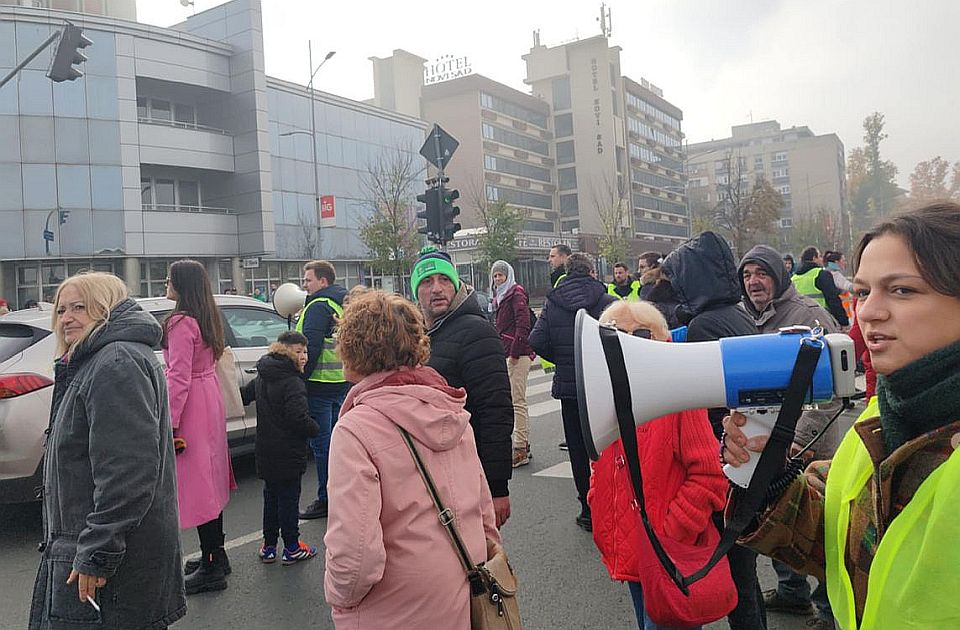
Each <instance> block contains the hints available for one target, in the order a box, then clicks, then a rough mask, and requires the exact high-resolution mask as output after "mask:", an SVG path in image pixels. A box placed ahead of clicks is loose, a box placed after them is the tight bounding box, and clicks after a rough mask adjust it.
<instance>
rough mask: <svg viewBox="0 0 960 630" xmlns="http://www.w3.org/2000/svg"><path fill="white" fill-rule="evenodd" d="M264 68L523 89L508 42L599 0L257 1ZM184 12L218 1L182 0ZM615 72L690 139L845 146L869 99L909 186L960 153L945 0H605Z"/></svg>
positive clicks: (174, 2)
mask: <svg viewBox="0 0 960 630" xmlns="http://www.w3.org/2000/svg"><path fill="white" fill-rule="evenodd" d="M262 2H263V27H264V39H265V43H264V47H265V54H266V69H267V74H269V75H271V76H275V77H279V78H282V79H287V80H290V81H295V82H298V83H306V81H307V79H308V76H309V72H308V70H307V65H308V64H307V40H309V39H311V38H312V39H313V43H314V57H315V58H322V55H324V54H325V53H326V52H327V51H330V50H336V51H337V54H336V56H335V57H334V58H333V59H331V60H330V62H329V63H327V65H326V66H324V68H323V69H322V70H321V71H320V72H319V73H318V75H317V79H316V85H317V88H318V89H321V90H324V91H327V92H332V93H334V94H338V95H341V96H346V97H348V98H353V99H358V100H363V99H366V98H370V97H372V96H373V78H372V71H371V63H370V61H369V60H368V58H369V57H371V56H377V57H385V56H389V55H390V54H391V52H392V51H393V50H394V49H395V48H403V49H405V50H408V51H410V52H412V53H415V54H417V55H420V56H421V57H425V58H428V59H433V58H436V57H438V56H440V55H443V54H453V55H455V56H460V55H466V56H467V57H469V59H470V61H471V64H472V66H473V69H474V72H478V73H480V74H484V75H486V76H488V77H490V78H492V79H495V80H497V81H500V82H502V83H506V84H507V85H510V86H512V87H514V88H517V89H519V90H522V91H524V92H529V90H528V88H527V86H526V85H524V83H523V77H524V75H525V67H524V62H523V60H522V59H521V58H520V56H521V55H523V54H524V53H526V52H528V50H529V49H530V46H531V44H532V32H533V30H534V29H540V38H541V42H542V43H543V44H544V45H547V46H552V45H555V44H558V43H562V42H565V41H569V40H571V39H574V38H577V37H581V38H584V37H590V36H593V35H596V34H599V32H600V27H599V23H598V21H597V17H598V16H599V13H600V3H599V2H592V1H585V0H576V1H570V0H567V1H564V2H557V1H556V0H550V1H547V0H458V1H457V2H444V3H441V2H426V1H423V0H403V1H401V2H388V1H387V0H351V1H349V2H335V1H333V0H262ZM195 3H196V6H195V9H196V10H197V11H203V10H205V9H209V8H211V7H214V6H217V5H219V4H221V3H222V2H221V0H195ZM607 6H608V7H610V9H611V11H612V17H613V33H612V37H611V43H612V44H614V45H618V46H620V47H621V48H622V49H623V50H622V52H621V67H622V72H623V73H624V74H625V75H627V76H629V77H631V78H633V79H639V78H640V77H644V78H646V79H648V80H650V81H651V82H652V83H655V84H656V85H658V86H660V87H661V88H662V89H663V91H664V97H665V98H666V99H667V100H669V101H671V102H672V103H674V104H675V105H677V106H678V107H680V108H681V109H682V110H683V118H684V120H683V128H684V131H685V132H686V134H687V136H688V138H689V140H690V141H691V142H698V141H703V140H710V139H712V138H723V137H728V136H729V135H730V126H731V125H737V124H743V123H747V122H750V121H751V119H752V120H753V121H755V122H758V121H761V120H766V119H776V120H779V121H780V124H781V125H782V126H784V127H789V126H792V125H807V126H809V127H810V128H811V129H812V130H813V132H814V133H817V134H823V133H831V132H834V133H837V134H838V135H839V136H840V139H841V140H842V141H843V143H844V146H845V147H846V151H847V153H848V154H849V152H850V151H851V150H852V149H853V148H854V147H856V146H858V145H860V143H861V142H862V136H863V131H862V127H861V125H862V121H863V119H864V117H865V116H867V115H868V114H869V113H870V112H873V111H880V112H883V113H884V114H885V115H886V121H887V126H886V132H887V133H888V134H889V138H888V139H887V140H886V141H885V142H884V143H883V145H881V149H882V152H883V153H884V155H885V157H886V158H888V159H891V160H893V161H894V162H895V163H896V164H897V166H898V167H899V169H900V175H899V177H898V179H899V181H900V183H901V185H907V183H908V177H909V174H910V172H911V171H912V170H913V167H914V166H915V165H916V163H917V162H918V161H920V160H925V159H929V158H931V157H933V156H936V155H941V156H943V157H944V158H946V159H947V160H949V161H951V162H956V161H958V160H960V115H958V113H957V111H956V110H957V106H958V104H960V81H958V76H960V73H958V70H960V63H958V60H960V54H958V52H957V46H956V41H957V37H956V31H957V26H958V24H960V1H958V0H919V1H916V0H915V1H912V2H908V1H905V0H899V1H895V0H840V1H838V0H611V1H610V2H608V3H607ZM137 12H138V18H139V19H140V21H142V22H146V23H149V24H157V25H160V26H170V25H172V24H175V23H177V22H179V21H182V20H183V19H185V18H186V17H188V16H189V15H190V14H191V13H192V12H193V8H184V7H182V6H181V5H180V2H179V1H178V0H138V1H137ZM430 29H434V30H433V31H431V30H430Z"/></svg>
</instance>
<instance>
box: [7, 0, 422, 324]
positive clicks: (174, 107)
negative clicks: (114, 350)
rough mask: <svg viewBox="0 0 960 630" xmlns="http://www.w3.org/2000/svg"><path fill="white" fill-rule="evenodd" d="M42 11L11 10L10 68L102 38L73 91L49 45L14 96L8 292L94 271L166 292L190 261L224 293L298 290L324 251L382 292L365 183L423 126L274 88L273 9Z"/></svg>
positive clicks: (44, 294) (284, 85) (116, 4)
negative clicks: (268, 54) (73, 26)
mask: <svg viewBox="0 0 960 630" xmlns="http://www.w3.org/2000/svg"><path fill="white" fill-rule="evenodd" d="M23 4H24V3H23V2H20V3H18V5H23ZM40 4H41V6H40V8H33V7H32V6H31V7H25V6H10V3H4V4H0V41H2V42H4V44H7V43H11V44H12V45H4V46H0V74H5V73H6V71H7V70H9V69H10V68H13V67H14V66H15V65H16V63H17V62H18V61H19V60H21V59H23V58H25V57H26V56H27V55H28V54H29V53H30V52H32V51H33V50H34V49H35V48H36V47H37V46H38V45H39V44H40V43H42V42H43V41H44V40H46V39H47V38H48V37H49V35H50V34H51V33H52V32H54V31H56V30H57V29H59V28H60V26H61V25H62V24H63V22H64V20H71V21H73V22H74V23H77V24H79V25H81V26H82V27H83V29H84V33H85V35H86V36H87V37H89V38H90V39H91V40H92V41H93V45H92V46H90V47H89V48H86V49H85V50H84V53H85V54H86V55H87V57H88V60H87V61H86V62H85V63H84V64H83V68H82V69H83V72H84V76H83V77H82V78H80V79H78V80H76V81H70V82H64V83H53V82H51V81H50V80H49V79H48V78H47V77H46V76H45V73H46V69H47V64H48V63H49V60H50V55H52V49H48V50H47V51H45V52H44V53H42V54H41V55H39V56H38V57H37V58H36V59H34V60H33V61H32V62H31V63H30V64H29V65H28V66H27V67H26V68H25V69H24V70H23V71H22V72H21V73H20V74H19V76H18V77H17V78H16V80H14V81H11V82H10V83H8V84H7V85H5V86H4V87H3V88H0V192H2V194H0V225H3V228H4V229H3V230H0V296H3V297H4V298H6V299H8V300H9V301H10V302H11V303H14V304H17V305H22V304H23V303H25V302H26V301H27V300H31V299H32V300H49V299H50V298H51V297H52V295H53V292H54V291H55V289H56V287H57V285H58V284H59V283H60V282H61V281H62V280H63V278H65V277H66V276H67V275H70V274H73V273H76V272H77V271H79V270H81V269H94V270H100V271H109V272H112V273H116V274H118V275H120V276H122V277H123V278H124V279H125V281H126V282H127V284H128V286H129V288H130V290H131V292H132V293H133V294H134V295H140V296H148V295H156V294H157V293H160V292H162V291H163V284H164V279H165V278H166V274H167V268H168V266H169V263H170V262H171V261H173V260H176V259H178V258H184V257H192V258H196V259H199V260H201V261H202V262H203V263H204V264H205V265H206V266H207V269H208V271H209V273H210V276H211V279H212V281H213V282H214V285H215V287H216V288H219V289H220V290H225V289H227V288H230V287H232V288H236V289H238V290H239V291H241V292H251V291H252V290H253V289H254V288H255V287H256V288H260V289H268V288H269V285H271V284H277V283H280V282H284V281H298V279H299V278H300V276H301V273H300V266H301V265H302V263H303V261H305V260H308V259H311V258H320V257H323V258H327V259H330V260H331V261H332V262H334V264H335V266H336V267H337V275H338V280H339V281H340V282H341V283H344V284H347V285H353V284H357V283H365V284H372V285H375V286H380V282H381V281H383V282H386V280H385V279H383V278H378V277H374V276H372V275H371V273H370V270H369V269H368V268H367V265H366V262H365V259H366V257H367V253H366V248H365V247H364V246H363V244H362V242H361V241H360V239H359V236H358V228H359V226H360V225H361V223H362V222H363V220H364V219H365V217H367V216H369V204H368V203H367V199H368V195H367V193H366V192H365V189H364V185H363V178H364V174H365V172H366V171H367V168H368V165H369V164H370V162H371V158H372V156H376V155H378V154H380V153H382V152H383V151H385V150H393V149H394V148H396V147H411V146H412V147H414V148H413V149H412V151H414V152H415V151H416V148H417V147H419V144H420V143H421V142H422V139H423V137H424V134H425V132H426V123H424V122H423V121H422V120H420V119H419V118H416V117H413V116H408V115H404V114H400V113H397V112H393V111H388V110H385V109H381V108H377V107H373V106H371V105H367V104H364V103H359V102H356V101H351V100H349V99H344V98H340V97H337V96H334V95H331V94H325V93H323V92H319V91H316V92H314V93H313V94H312V95H311V94H310V93H309V92H308V91H307V90H306V88H304V87H303V86H301V85H297V84H293V83H289V82H286V81H280V80H277V79H274V78H271V77H267V76H266V75H265V74H264V71H263V67H264V60H263V33H262V27H261V21H260V15H261V6H260V2H259V0H233V1H232V2H228V3H225V4H222V5H220V6H218V7H215V8H213V9H210V10H208V11H203V12H200V13H197V14H196V15H194V16H192V17H190V18H189V19H187V20H186V21H185V22H183V23H180V24H177V25H174V26H173V27H171V28H158V27H155V26H148V25H144V24H139V23H137V22H135V21H132V20H131V19H126V18H129V17H133V16H134V15H135V14H134V13H132V11H133V9H134V6H135V5H134V2H133V1H132V0H130V1H129V2H126V3H124V2H123V1H119V0H118V1H113V0H107V1H106V2H100V3H97V2H91V1H90V0H75V1H74V2H65V1H64V2H58V1H56V0H50V1H49V2H41V3H40ZM61 9H66V10H61ZM98 9H99V10H98ZM77 10H81V11H86V13H82V14H81V13H77V12H75V11H77ZM311 112H313V116H314V120H313V122H314V125H313V127H315V128H316V134H315V138H316V145H315V148H316V157H315V158H314V151H313V148H314V147H312V146H311V139H312V138H313V137H314V136H313V134H312V132H311V127H312V126H311ZM315 181H316V183H317V185H316V187H315V185H314V182H315ZM318 198H319V199H320V201H321V203H319V204H318V203H317V201H318ZM318 205H320V206H321V208H320V212H318V208H317V206H318ZM321 214H322V216H320V215H321Z"/></svg>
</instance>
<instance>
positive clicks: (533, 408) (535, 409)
mask: <svg viewBox="0 0 960 630" xmlns="http://www.w3.org/2000/svg"><path fill="white" fill-rule="evenodd" d="M557 411H560V401H559V400H553V399H550V400H548V401H546V402H541V403H537V404H535V405H530V406H529V407H527V415H528V416H529V417H531V418H537V417H539V416H545V415H547V414H550V413H556V412H557Z"/></svg>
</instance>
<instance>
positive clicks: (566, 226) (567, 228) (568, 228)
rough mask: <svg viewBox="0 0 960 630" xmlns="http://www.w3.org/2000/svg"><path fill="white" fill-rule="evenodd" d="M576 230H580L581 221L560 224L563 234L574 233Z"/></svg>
mask: <svg viewBox="0 0 960 630" xmlns="http://www.w3.org/2000/svg"><path fill="white" fill-rule="evenodd" d="M574 230H577V231H579V230H580V219H575V220H573V221H562V222H561V223H560V231H561V232H573V231H574Z"/></svg>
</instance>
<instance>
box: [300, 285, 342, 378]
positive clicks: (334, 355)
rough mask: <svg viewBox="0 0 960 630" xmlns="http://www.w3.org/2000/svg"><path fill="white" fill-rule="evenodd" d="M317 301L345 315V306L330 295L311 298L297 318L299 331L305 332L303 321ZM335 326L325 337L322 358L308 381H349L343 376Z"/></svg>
mask: <svg viewBox="0 0 960 630" xmlns="http://www.w3.org/2000/svg"><path fill="white" fill-rule="evenodd" d="M317 302H324V303H325V304H326V305H327V306H329V307H330V308H331V309H333V312H334V313H336V315H337V317H343V307H342V306H340V305H339V304H337V303H336V302H335V301H333V300H331V299H330V298H328V297H318V298H314V299H312V300H310V302H308V303H307V305H306V306H304V307H303V310H302V311H300V319H298V320H297V332H298V333H301V334H302V333H303V322H304V320H305V319H306V314H307V309H308V308H310V307H311V306H312V305H314V304H316V303H317ZM334 328H335V326H331V327H330V331H331V336H330V337H324V338H323V350H321V351H320V358H318V359H317V364H316V366H315V367H314V368H313V372H311V373H310V376H309V377H307V380H308V381H313V382H315V383H345V382H346V381H347V379H346V378H344V376H343V363H342V362H341V361H340V354H339V353H338V352H337V338H336V337H335V336H333V330H334Z"/></svg>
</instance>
